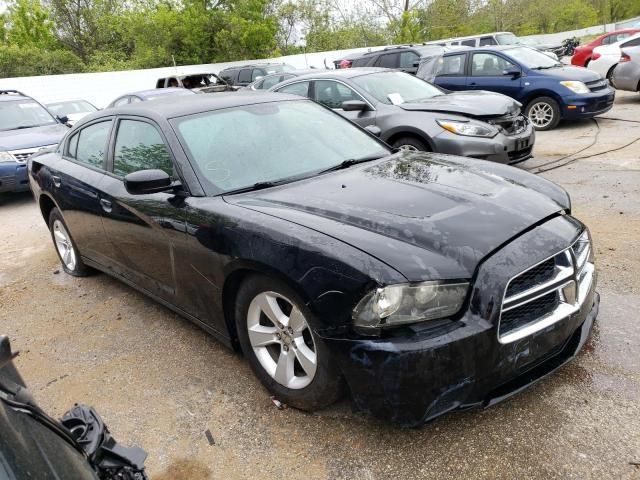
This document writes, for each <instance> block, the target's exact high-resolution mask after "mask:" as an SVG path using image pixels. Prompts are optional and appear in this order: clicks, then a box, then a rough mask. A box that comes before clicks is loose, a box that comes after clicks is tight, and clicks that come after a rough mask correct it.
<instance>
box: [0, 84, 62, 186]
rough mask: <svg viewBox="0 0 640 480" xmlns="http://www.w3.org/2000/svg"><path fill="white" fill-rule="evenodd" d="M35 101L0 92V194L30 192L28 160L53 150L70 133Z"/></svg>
mask: <svg viewBox="0 0 640 480" xmlns="http://www.w3.org/2000/svg"><path fill="white" fill-rule="evenodd" d="M66 123H67V118H66V117H64V116H61V117H54V116H53V115H52V114H51V112H49V110H47V109H46V108H45V107H44V106H43V105H42V104H40V103H38V101H37V100H35V99H33V98H31V97H29V96H27V95H25V94H24V93H21V92H19V91H18V90H0V193H9V192H22V191H26V190H29V180H28V178H27V160H28V158H29V157H30V156H31V155H32V154H33V153H35V152H36V151H38V150H40V149H41V148H49V147H54V146H56V145H57V144H58V142H59V141H60V139H61V138H62V137H63V136H64V134H65V133H66V132H67V131H68V130H69V127H67V126H66V125H65V124H66Z"/></svg>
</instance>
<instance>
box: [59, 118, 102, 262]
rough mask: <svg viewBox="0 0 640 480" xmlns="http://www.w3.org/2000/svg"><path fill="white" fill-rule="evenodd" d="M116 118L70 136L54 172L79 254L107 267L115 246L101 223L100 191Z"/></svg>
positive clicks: (61, 201) (69, 227)
mask: <svg viewBox="0 0 640 480" xmlns="http://www.w3.org/2000/svg"><path fill="white" fill-rule="evenodd" d="M112 126H113V118H104V117H103V118H100V119H97V120H95V121H94V122H92V123H90V124H88V125H85V126H83V127H82V128H81V129H79V130H78V131H76V133H74V134H73V135H71V136H70V137H69V138H68V139H67V140H66V141H65V144H64V146H63V151H62V160H61V161H60V162H58V163H56V164H55V169H52V171H51V175H52V183H53V188H54V192H53V194H54V198H55V200H56V202H57V204H58V206H59V207H60V209H61V210H62V216H63V218H64V221H65V223H66V224H67V228H68V229H69V233H70V234H71V237H72V238H73V240H74V242H75V243H76V246H77V247H78V250H79V251H80V255H82V256H83V257H86V258H89V259H91V260H93V261H94V262H97V263H99V264H100V265H103V266H105V267H108V266H110V265H111V263H112V260H113V255H114V252H113V246H112V245H111V244H110V242H109V241H108V240H107V238H106V236H105V231H104V228H103V224H102V206H101V203H100V201H101V193H102V192H101V188H102V186H103V182H104V179H105V178H106V177H107V175H106V172H105V167H106V160H107V155H106V152H107V145H108V142H109V137H110V134H111V129H112Z"/></svg>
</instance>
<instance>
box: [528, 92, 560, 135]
mask: <svg viewBox="0 0 640 480" xmlns="http://www.w3.org/2000/svg"><path fill="white" fill-rule="evenodd" d="M525 115H526V116H527V117H528V118H529V121H530V122H531V123H532V124H533V126H534V128H535V129H536V130H551V129H553V128H555V127H556V126H557V125H558V123H559V122H560V106H559V105H558V102H556V101H555V100H554V99H553V98H551V97H538V98H534V99H533V100H531V101H530V102H529V104H528V105H527V108H526V109H525Z"/></svg>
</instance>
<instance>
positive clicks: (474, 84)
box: [469, 82, 477, 87]
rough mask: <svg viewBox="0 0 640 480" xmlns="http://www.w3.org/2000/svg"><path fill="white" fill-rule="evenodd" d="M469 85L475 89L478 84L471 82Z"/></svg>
mask: <svg viewBox="0 0 640 480" xmlns="http://www.w3.org/2000/svg"><path fill="white" fill-rule="evenodd" d="M469 85H471V86H472V87H475V86H476V85H477V83H476V82H470V83H469Z"/></svg>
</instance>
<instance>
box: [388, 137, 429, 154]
mask: <svg viewBox="0 0 640 480" xmlns="http://www.w3.org/2000/svg"><path fill="white" fill-rule="evenodd" d="M392 146H393V147H394V148H397V149H398V150H404V151H407V152H429V151H430V149H429V148H428V147H427V145H426V144H425V143H424V142H423V141H422V140H420V139H419V138H416V137H401V138H398V139H397V140H396V141H394V142H393V145H392Z"/></svg>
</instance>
